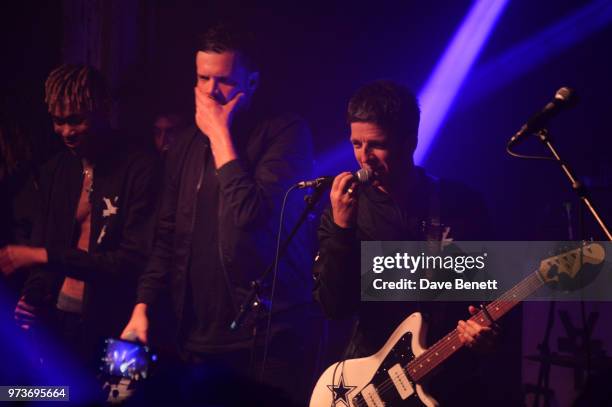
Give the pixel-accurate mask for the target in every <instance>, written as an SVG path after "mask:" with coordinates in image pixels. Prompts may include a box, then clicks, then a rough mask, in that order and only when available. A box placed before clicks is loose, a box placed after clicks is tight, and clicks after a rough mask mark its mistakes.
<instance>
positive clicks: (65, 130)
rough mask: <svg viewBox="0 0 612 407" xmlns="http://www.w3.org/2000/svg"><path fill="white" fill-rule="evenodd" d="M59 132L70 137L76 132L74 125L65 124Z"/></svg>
mask: <svg viewBox="0 0 612 407" xmlns="http://www.w3.org/2000/svg"><path fill="white" fill-rule="evenodd" d="M59 133H60V135H61V136H62V137H68V136H71V135H72V134H73V133H74V132H73V131H72V126H69V125H67V124H64V125H63V126H61V127H60V131H59Z"/></svg>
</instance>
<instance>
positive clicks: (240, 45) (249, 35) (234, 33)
mask: <svg viewBox="0 0 612 407" xmlns="http://www.w3.org/2000/svg"><path fill="white" fill-rule="evenodd" d="M196 51H202V52H214V53H218V54H220V53H222V52H226V51H234V52H239V53H240V56H241V57H243V58H244V65H245V66H246V67H247V68H248V69H249V70H256V69H258V66H259V64H258V63H257V57H256V56H257V50H256V40H255V35H254V34H253V32H251V31H248V30H247V29H245V28H244V27H243V26H241V25H239V24H233V23H228V22H224V23H217V24H214V25H212V26H210V27H209V28H208V30H206V31H205V32H204V33H203V34H201V35H200V36H199V37H198V42H197V46H196Z"/></svg>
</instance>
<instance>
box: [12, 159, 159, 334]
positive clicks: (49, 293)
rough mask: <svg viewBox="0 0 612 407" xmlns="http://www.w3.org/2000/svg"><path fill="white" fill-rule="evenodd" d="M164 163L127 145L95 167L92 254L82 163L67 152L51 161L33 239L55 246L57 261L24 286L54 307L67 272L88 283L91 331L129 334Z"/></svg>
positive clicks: (86, 311)
mask: <svg viewBox="0 0 612 407" xmlns="http://www.w3.org/2000/svg"><path fill="white" fill-rule="evenodd" d="M156 168H157V167H156V159H155V157H154V156H150V155H147V154H144V153H127V152H123V151H120V150H116V151H113V152H112V153H108V154H107V155H106V157H105V159H104V160H101V161H100V162H99V163H96V164H95V169H94V180H93V191H92V192H91V198H90V200H91V232H90V240H89V251H88V252H85V251H83V250H79V249H77V248H76V242H77V240H78V225H77V224H76V220H75V216H76V209H77V205H78V202H79V197H80V193H81V186H82V180H83V168H82V164H81V160H80V159H79V158H77V157H76V156H75V155H73V154H72V153H70V152H67V151H66V152H62V153H60V154H58V155H56V156H55V157H54V158H52V159H51V160H50V161H49V162H47V163H46V164H45V165H44V166H43V168H42V170H41V180H40V200H41V202H40V204H41V205H40V206H41V211H40V215H39V218H38V221H37V222H36V224H35V226H34V230H33V235H32V242H31V243H32V245H33V246H42V247H45V248H46V249H47V253H48V261H49V262H48V264H47V265H45V266H44V267H38V268H36V269H34V270H32V271H31V273H30V276H29V278H28V280H27V282H26V284H25V287H24V295H25V296H26V300H27V301H28V302H29V303H32V304H44V305H48V306H51V307H54V306H55V302H56V300H57V296H58V293H59V290H60V288H61V285H62V283H63V281H64V277H65V276H70V277H74V278H77V279H80V280H84V281H85V282H86V285H85V293H84V299H83V301H84V307H83V319H84V322H85V329H87V330H90V332H91V334H92V335H93V336H118V335H119V334H120V333H121V330H122V329H123V327H124V326H125V324H126V323H127V321H128V319H129V316H130V312H131V309H132V308H133V304H134V298H135V292H136V281H137V278H138V275H139V274H140V272H141V271H142V270H143V268H144V265H145V260H146V258H147V255H148V253H149V250H150V241H151V238H150V237H151V230H152V224H153V222H152V218H153V212H154V202H155V191H156V189H155V187H154V183H155V172H156Z"/></svg>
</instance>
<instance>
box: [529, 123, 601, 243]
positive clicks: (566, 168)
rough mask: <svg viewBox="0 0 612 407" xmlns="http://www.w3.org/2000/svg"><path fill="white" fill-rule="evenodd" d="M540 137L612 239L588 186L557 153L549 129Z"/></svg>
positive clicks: (539, 134)
mask: <svg viewBox="0 0 612 407" xmlns="http://www.w3.org/2000/svg"><path fill="white" fill-rule="evenodd" d="M538 138H539V139H540V141H542V143H544V145H545V146H546V147H548V149H549V150H550V152H551V153H552V155H553V157H554V158H555V161H557V162H558V163H559V165H561V169H562V170H563V173H564V174H565V175H566V176H567V179H568V180H569V182H570V184H571V185H572V189H573V190H574V192H576V194H577V195H578V198H580V200H581V201H582V202H583V203H584V204H585V205H586V207H587V208H588V209H589V211H590V212H591V214H592V215H593V217H594V218H595V220H596V221H597V223H598V224H599V226H600V227H601V230H602V231H603V232H604V234H605V235H606V238H607V239H608V240H609V241H612V234H610V229H608V227H607V226H606V224H605V223H604V221H603V220H602V219H601V216H599V213H597V210H596V209H595V207H594V206H593V204H592V203H591V199H590V198H589V194H588V191H587V189H586V187H585V186H584V185H583V184H582V183H581V182H580V181H578V180H577V179H576V177H575V176H574V174H573V172H572V170H571V169H570V168H569V166H568V165H567V163H566V162H565V161H563V160H562V159H561V157H560V156H559V154H558V153H557V150H556V149H555V147H554V146H553V145H552V141H551V139H550V136H549V131H548V130H547V129H542V130H540V131H539V132H538Z"/></svg>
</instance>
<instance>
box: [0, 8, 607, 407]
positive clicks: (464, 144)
mask: <svg viewBox="0 0 612 407" xmlns="http://www.w3.org/2000/svg"><path fill="white" fill-rule="evenodd" d="M475 3H476V2H472V1H466V0H454V1H439V0H436V1H428V2H422V1H398V2H363V3H359V2H332V1H329V2H322V3H311V2H309V3H308V4H305V3H295V2H283V3H275V4H271V3H266V2H257V5H254V4H252V3H247V2H244V4H242V3H240V2H235V1H218V2H205V1H158V2H152V1H151V2H147V1H136V0H126V1H118V0H117V1H103V0H98V1H77V0H72V1H69V0H65V1H49V2H34V1H29V2H28V1H26V2H20V3H19V4H14V5H11V6H10V10H9V9H8V8H7V7H8V6H7V5H6V4H5V5H3V6H2V7H3V8H4V9H3V11H2V20H3V24H2V28H1V29H2V34H1V35H0V37H1V38H2V39H1V41H2V50H3V57H2V60H3V63H2V65H3V69H2V70H3V72H4V73H3V75H2V85H1V89H2V99H3V112H5V113H7V112H9V113H10V114H13V115H15V116H16V117H19V118H20V119H21V120H22V121H24V122H25V125H26V126H27V127H28V129H29V130H30V132H31V134H32V136H33V137H34V138H35V140H36V144H35V145H36V147H37V148H36V154H37V157H39V158H38V159H39V160H41V161H42V160H43V158H44V157H45V156H48V155H49V154H50V153H51V152H52V151H54V150H56V149H57V148H59V146H58V144H57V142H56V140H55V139H54V138H53V137H52V136H51V127H50V121H49V119H48V118H47V115H46V112H45V109H44V106H43V104H42V101H43V90H44V89H43V84H44V79H45V77H46V75H47V73H48V72H49V71H50V70H51V69H52V67H54V66H55V65H57V64H59V63H61V62H85V63H91V64H93V65H95V66H97V67H98V68H100V69H101V70H102V71H103V72H104V73H105V74H106V75H107V77H108V78H109V79H110V81H111V84H112V87H113V90H114V93H115V96H116V100H117V103H116V106H115V114H114V120H115V124H116V125H117V126H119V127H122V128H126V129H130V130H132V132H131V134H134V137H135V138H137V139H140V140H141V141H143V140H145V139H146V137H148V134H150V132H151V130H150V128H151V123H150V120H151V114H152V113H153V112H154V111H158V110H160V109H162V110H163V109H166V110H168V109H174V110H181V111H184V112H186V114H187V116H188V117H190V116H191V115H192V109H193V107H192V87H193V85H194V78H195V75H194V55H193V51H192V43H193V42H192V39H193V37H194V35H195V34H196V33H198V32H201V31H203V30H204V29H205V28H206V27H207V26H208V25H209V24H210V23H211V22H214V21H217V20H218V19H223V18H228V17H231V18H232V19H237V20H239V21H243V22H244V24H245V27H247V26H248V27H249V28H250V29H252V30H254V31H256V33H257V35H258V37H259V39H260V40H261V42H262V43H263V44H265V46H263V47H262V49H261V60H262V75H263V76H262V79H263V83H262V93H261V95H260V97H261V98H262V99H263V102H264V103H269V104H273V105H282V107H284V108H286V109H287V110H291V111H294V112H297V113H299V114H301V115H302V116H303V117H304V118H306V120H307V121H308V122H309V123H310V125H311V128H312V130H313V133H314V141H315V147H316V151H317V156H318V161H317V165H318V167H319V168H320V171H322V172H325V173H328V172H329V173H333V172H334V171H335V172H339V171H342V170H345V169H347V168H353V167H354V166H355V164H354V163H353V162H352V161H351V159H350V148H351V147H350V144H349V143H348V128H347V126H346V124H345V122H344V112H345V109H346V105H347V101H348V98H349V96H350V95H351V93H352V92H353V91H354V90H355V89H356V88H357V87H359V86H360V85H361V84H363V83H365V82H368V81H371V80H374V79H378V78H389V79H393V80H397V81H400V82H402V83H404V84H406V85H408V86H410V87H411V88H413V89H414V90H415V92H419V91H420V90H421V89H422V88H423V87H424V85H425V84H426V82H427V80H428V78H429V76H430V74H431V73H432V71H433V70H434V68H435V66H436V64H437V62H438V61H439V59H440V58H441V56H442V55H443V53H444V51H445V49H446V47H447V46H448V45H449V43H450V42H451V39H452V38H453V36H454V34H455V32H456V31H457V29H458V28H459V26H460V24H461V23H462V21H463V20H464V18H465V17H466V15H467V13H468V11H469V10H470V7H472V5H473V4H475ZM491 3H493V1H491ZM589 8H591V10H595V11H591V14H588V13H587V14H584V10H587V9H589ZM611 8H612V6H611V2H609V1H608V2H602V1H599V2H597V1H592V2H588V1H569V0H541V1H537V2H536V1H528V0H520V1H517V0H515V1H508V3H507V5H506V7H505V9H504V10H503V12H502V13H501V16H500V18H499V20H498V21H497V23H496V24H495V25H494V27H493V29H492V31H491V34H490V36H489V37H488V39H487V41H486V42H485V43H484V44H483V47H482V50H481V52H480V54H479V55H478V57H477V58H476V60H475V62H474V64H473V66H472V68H471V70H470V71H469V72H468V74H467V76H466V78H465V81H464V83H463V85H462V86H461V87H460V88H459V90H458V93H457V95H456V97H455V99H454V102H453V103H452V105H451V107H450V110H449V112H448V114H447V116H446V120H445V121H444V122H443V123H442V125H441V127H440V130H439V132H438V133H437V136H436V138H435V141H434V143H433V144H432V147H431V149H430V153H429V155H428V157H427V159H426V160H425V161H424V165H425V167H426V168H427V169H428V170H429V171H430V172H431V173H433V174H434V175H436V176H439V177H444V178H453V179H458V180H460V181H462V182H464V183H467V184H468V185H470V186H472V187H473V188H474V189H476V190H478V191H480V192H481V193H482V194H483V196H484V197H485V198H486V200H487V203H488V207H489V211H490V216H491V218H492V220H493V223H494V226H495V238H496V239H497V240H549V239H550V240H553V239H554V240H564V239H568V238H569V236H568V226H569V225H570V224H571V226H572V231H573V236H572V238H573V239H581V238H590V237H593V238H595V239H602V238H603V235H602V234H601V233H599V231H598V230H597V228H596V225H595V224H594V222H593V221H592V220H591V218H590V217H589V214H588V213H586V212H585V211H584V210H583V209H582V207H581V206H580V205H579V202H578V201H577V200H576V198H575V197H574V195H573V193H572V191H571V189H570V187H569V184H568V183H567V181H566V179H565V178H564V177H563V175H562V172H561V171H560V169H559V168H558V166H556V165H555V164H553V163H552V162H546V161H534V160H532V161H527V160H520V159H516V158H511V157H510V156H508V155H507V154H506V152H505V144H506V142H507V140H508V139H509V138H510V136H511V135H512V134H513V133H514V132H515V131H517V130H518V128H519V127H520V126H521V125H522V124H523V123H524V122H525V121H526V120H527V119H528V118H529V116H530V115H531V114H532V113H535V112H536V111H538V110H539V109H540V108H542V107H543V106H544V105H545V104H546V103H547V102H548V101H549V100H550V99H552V96H553V95H554V93H555V91H556V90H557V89H558V88H559V87H561V86H563V85H567V86H571V87H574V88H575V89H576V90H577V91H578V93H579V96H580V102H579V104H578V105H577V106H576V107H575V108H573V109H572V110H569V111H567V112H564V113H563V114H562V115H560V116H559V117H558V118H556V119H555V120H554V122H553V124H552V125H551V126H550V130H551V132H552V134H553V136H554V137H555V141H556V146H557V147H558V149H559V152H560V154H561V156H562V157H564V158H565V159H566V160H567V161H568V162H569V163H570V164H571V165H572V167H573V168H574V169H575V171H576V173H577V174H579V175H580V176H581V178H582V179H583V180H584V181H585V183H587V184H588V185H589V187H591V188H592V191H593V199H594V202H595V203H596V205H597V207H598V208H599V209H600V210H601V214H602V216H603V217H604V219H607V220H608V222H612V221H611V219H612V205H611V203H612V171H611V169H612V160H610V150H611V147H612V141H611V140H612V138H611V136H612V121H611V120H610V118H611V117H612V104H611V103H610V95H612V79H610V75H611V73H612V53H611V52H610V50H611V49H612V24H610V22H611V21H612V18H611V17H610V16H611V15H612V10H611ZM581 13H582V14H581ZM606 16H607V17H606ZM602 19H604V20H605V21H604V22H603V23H602V22H601V20H602ZM595 20H597V21H599V23H598V24H599V25H598V26H597V27H596V28H594V25H595V23H594V21H595ZM561 22H565V25H560V24H561ZM547 30H549V31H547ZM546 32H549V33H550V34H549V35H548V36H543V33H546ZM342 143H343V144H342ZM339 144H340V145H343V146H344V153H342V152H338V145H339ZM520 149H521V150H523V151H527V152H532V153H534V152H539V153H544V152H545V151H544V150H543V149H542V148H541V147H540V146H539V145H538V144H537V142H536V140H529V141H527V142H525V143H524V145H522V146H521V147H520ZM340 151H342V149H341V150H340ZM346 151H348V152H349V154H348V155H347V154H346ZM347 157H348V158H347ZM332 163H335V165H333V164H332ZM567 208H569V218H570V221H569V222H568V214H567V212H566V209H567ZM581 219H584V222H581V221H580V220H581ZM559 307H560V308H561V310H563V309H567V312H568V313H569V315H570V316H571V319H572V321H573V322H574V324H575V325H580V324H581V323H582V315H583V314H582V313H581V309H580V305H579V304H560V306H559ZM547 309H548V305H547V304H543V303H528V304H526V305H525V306H524V307H523V309H522V311H521V312H517V313H516V314H515V316H514V320H515V322H514V323H513V322H510V323H509V324H510V326H511V327H512V329H510V330H509V331H511V333H509V334H510V335H512V340H513V341H515V342H516V346H515V347H514V348H513V349H514V350H513V351H512V352H513V353H511V354H510V355H509V356H508V358H507V366H508V371H507V372H506V373H507V374H506V376H507V377H509V378H510V379H509V380H516V382H517V387H518V386H519V385H520V384H521V383H534V382H535V381H536V380H537V371H538V367H539V365H538V364H537V363H534V362H530V361H526V360H524V359H523V358H522V356H525V355H529V354H533V353H535V352H536V345H537V343H538V342H539V341H540V340H541V337H542V336H543V330H544V326H543V325H544V321H545V317H546V312H547ZM584 311H585V315H588V314H589V313H591V312H594V313H599V314H598V315H599V323H598V324H597V325H596V326H595V328H594V330H593V332H592V339H593V340H598V341H601V344H603V345H602V346H603V349H604V350H606V351H607V352H608V353H610V352H611V348H612V328H610V327H603V324H604V322H603V321H604V320H605V319H606V318H607V317H608V316H609V315H610V313H611V311H612V306H611V305H610V304H609V303H588V304H586V305H585V309H584ZM526 315H528V317H525V316H526ZM556 321H557V322H556V323H555V326H554V329H553V333H552V336H551V346H552V348H553V349H554V350H558V351H560V352H561V351H562V350H561V349H558V348H557V345H558V340H559V339H560V338H563V337H566V336H568V335H569V333H568V332H567V331H566V329H565V328H564V327H563V326H561V324H560V322H559V319H558V315H557V316H556ZM507 332H508V331H507ZM520 338H522V341H521V339H520ZM583 351H584V346H583V347H582V348H580V346H578V348H577V350H574V352H575V353H576V354H578V353H580V352H583ZM330 358H331V356H330ZM582 374H583V372H582V371H581V370H580V369H577V370H575V369H572V368H561V367H553V370H552V373H551V375H552V378H551V386H552V388H553V390H554V391H555V395H554V398H555V400H556V401H557V402H558V403H560V404H559V405H567V404H569V403H570V401H571V400H573V398H574V397H575V396H576V394H577V393H578V392H579V385H581V383H582V378H583V376H582ZM579 376H580V377H581V378H580V379H578V378H577V377H579Z"/></svg>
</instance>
